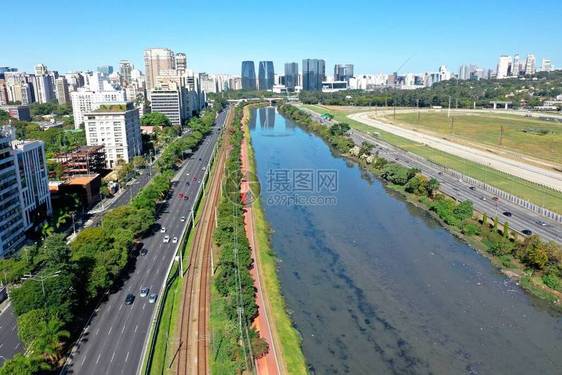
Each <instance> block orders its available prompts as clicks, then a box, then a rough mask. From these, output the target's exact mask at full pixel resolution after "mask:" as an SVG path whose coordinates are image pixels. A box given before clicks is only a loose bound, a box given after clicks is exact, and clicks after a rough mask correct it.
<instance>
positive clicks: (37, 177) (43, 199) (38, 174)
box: [12, 141, 53, 230]
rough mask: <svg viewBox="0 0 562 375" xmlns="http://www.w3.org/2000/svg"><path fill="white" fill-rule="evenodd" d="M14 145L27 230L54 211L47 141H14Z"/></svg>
mask: <svg viewBox="0 0 562 375" xmlns="http://www.w3.org/2000/svg"><path fill="white" fill-rule="evenodd" d="M12 147H13V149H14V150H15V154H16V157H17V164H18V170H19V185H20V194H21V198H22V208H23V219H24V225H25V229H26V230H27V229H29V228H31V227H32V226H33V225H34V224H35V223H36V222H39V221H42V219H44V218H45V217H46V216H51V215H52V213H53V208H52V206H51V194H50V193H49V176H48V171H47V160H46V158H45V143H44V142H42V141H13V142H12Z"/></svg>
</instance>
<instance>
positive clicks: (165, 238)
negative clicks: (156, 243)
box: [162, 235, 170, 243]
mask: <svg viewBox="0 0 562 375" xmlns="http://www.w3.org/2000/svg"><path fill="white" fill-rule="evenodd" d="M162 242H164V243H168V242H170V236H168V235H165V236H164V238H163V239H162Z"/></svg>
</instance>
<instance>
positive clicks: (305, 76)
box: [302, 59, 326, 91]
mask: <svg viewBox="0 0 562 375" xmlns="http://www.w3.org/2000/svg"><path fill="white" fill-rule="evenodd" d="M324 80H326V63H325V61H324V60H320V59H304V60H303V61H302V89H303V90H305V91H321V90H322V82H323V81H324Z"/></svg>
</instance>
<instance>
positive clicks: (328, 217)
mask: <svg viewBox="0 0 562 375" xmlns="http://www.w3.org/2000/svg"><path fill="white" fill-rule="evenodd" d="M250 129H251V135H252V145H253V147H254V150H255V155H256V162H257V174H258V177H259V179H260V182H261V196H260V199H261V200H262V203H263V206H264V209H265V214H266V217H267V220H268V221H269V223H270V225H271V228H272V231H273V233H272V238H271V241H272V246H273V249H274V251H275V252H276V254H277V256H278V259H279V278H280V281H281V286H282V291H283V293H284V295H285V299H286V302H287V305H288V309H289V311H290V313H291V315H292V319H293V322H294V324H295V326H296V327H297V329H298V331H299V332H300V333H301V335H302V339H303V350H304V354H305V356H306V359H307V361H308V363H309V366H310V368H311V372H315V373H317V374H562V320H561V319H560V316H559V315H556V314H553V313H552V312H550V311H549V310H548V309H547V308H545V307H544V306H541V304H540V303H537V301H536V300H534V299H533V298H531V297H529V296H527V295H526V294H525V293H524V292H523V291H522V290H521V289H520V288H519V287H518V286H517V285H515V284H514V283H513V282H511V281H510V280H509V279H507V278H506V277H504V276H503V275H502V274H501V273H499V272H498V271H496V270H495V269H494V268H493V267H492V266H491V265H490V263H489V261H488V260H487V259H485V258H484V257H482V256H480V255H478V254H477V253H475V252H474V250H472V249H471V248H470V247H469V246H467V245H466V244H464V243H463V242H462V241H460V240H458V239H457V238H455V237H454V236H452V235H451V234H450V233H448V232H447V231H446V230H445V229H443V228H442V227H441V226H440V225H439V224H438V223H437V222H435V220H433V219H432V218H431V217H430V216H429V215H428V214H426V213H425V212H424V211H423V210H421V209H418V208H416V207H414V206H412V205H410V204H408V203H406V202H405V201H404V200H403V199H401V198H400V197H398V196H396V195H395V194H393V193H392V192H389V191H387V190H386V189H385V188H384V186H383V185H382V184H381V183H380V182H379V181H378V180H376V179H373V178H371V177H370V176H368V175H366V174H365V173H364V172H362V171H361V170H360V168H359V167H358V166H356V165H355V164H354V163H350V162H348V161H346V160H345V159H344V158H342V157H339V156H338V155H335V154H334V153H333V152H332V151H331V150H330V148H329V147H328V146H327V145H326V144H325V143H324V142H323V140H322V139H320V138H319V137H317V136H315V135H313V134H311V133H308V132H306V131H305V130H303V129H302V128H300V127H299V126H298V125H296V124H295V123H294V122H292V121H290V120H288V119H285V118H284V117H282V116H281V115H280V114H279V113H277V112H276V110H275V109H274V108H272V107H270V108H262V109H257V110H254V113H253V116H252V121H251V123H250ZM322 173H323V175H322V176H323V178H322V179H321V178H320V175H321V174H322ZM334 176H335V178H333V177H334ZM334 180H335V181H336V182H337V183H336V184H334V183H333V182H334ZM321 181H322V183H321ZM311 185H313V186H311ZM334 185H335V187H336V189H334ZM310 190H312V191H310ZM334 190H336V191H334ZM295 196H298V197H300V198H299V200H298V201H297V200H296V199H294V198H290V197H295Z"/></svg>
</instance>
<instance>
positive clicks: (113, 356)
mask: <svg viewBox="0 0 562 375" xmlns="http://www.w3.org/2000/svg"><path fill="white" fill-rule="evenodd" d="M113 358H115V352H113V355H112V356H111V361H109V363H112V362H113Z"/></svg>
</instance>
